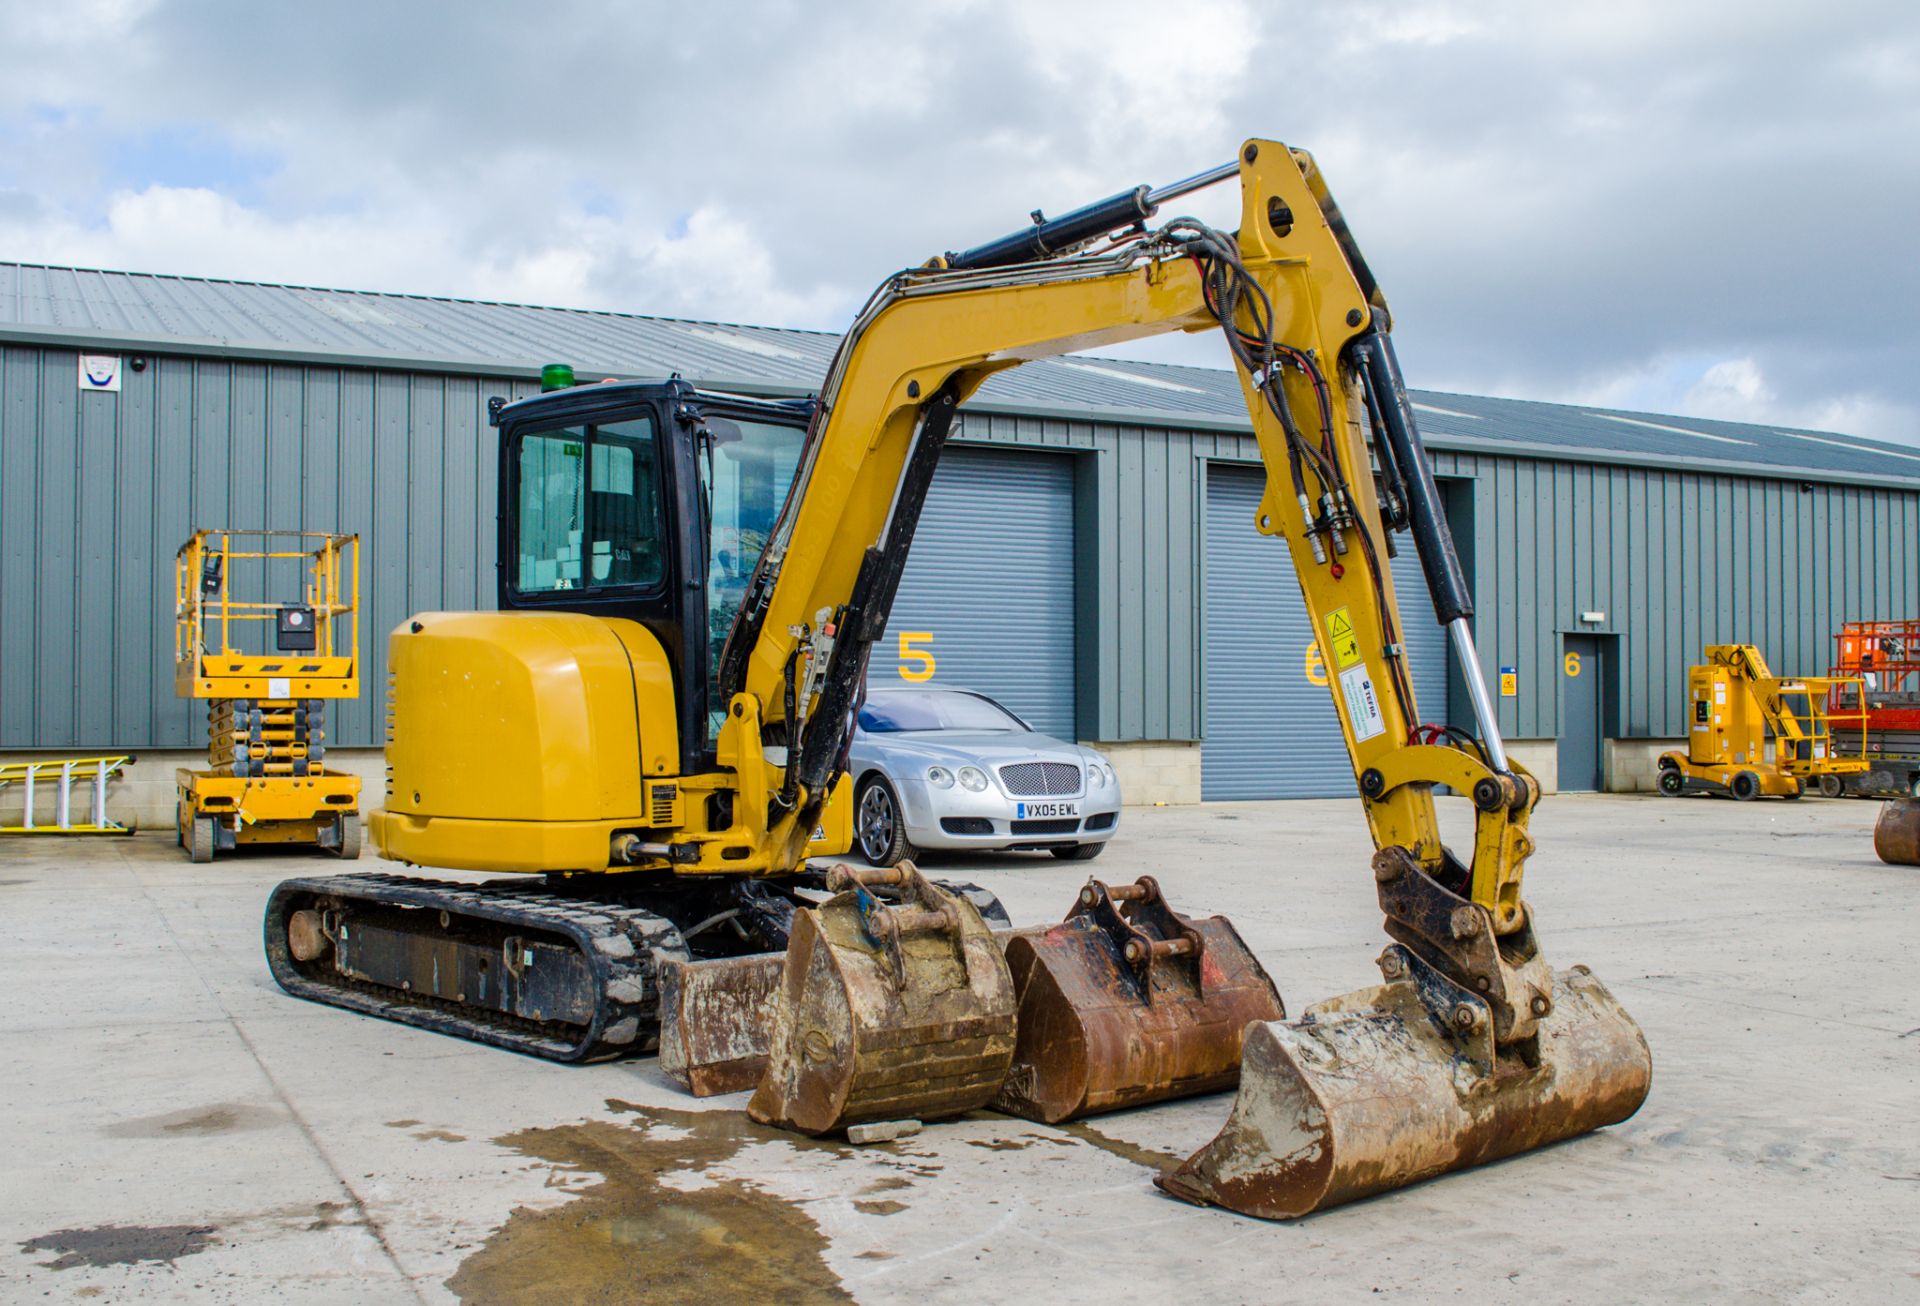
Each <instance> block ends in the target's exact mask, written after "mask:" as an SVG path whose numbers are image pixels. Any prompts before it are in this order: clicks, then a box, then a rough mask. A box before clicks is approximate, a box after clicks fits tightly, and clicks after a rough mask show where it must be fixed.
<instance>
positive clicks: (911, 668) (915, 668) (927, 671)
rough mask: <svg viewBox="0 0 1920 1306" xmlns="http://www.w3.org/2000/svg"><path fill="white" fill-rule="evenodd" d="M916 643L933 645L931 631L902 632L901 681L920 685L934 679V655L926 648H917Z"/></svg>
mask: <svg viewBox="0 0 1920 1306" xmlns="http://www.w3.org/2000/svg"><path fill="white" fill-rule="evenodd" d="M916 643H927V644H931V643H933V632H932V631H930V630H903V631H901V632H900V679H902V680H911V681H914V682H915V683H918V682H920V681H923V680H932V679H933V668H934V661H933V653H932V652H931V651H930V650H928V649H924V648H915V647H914V645H915V644H916Z"/></svg>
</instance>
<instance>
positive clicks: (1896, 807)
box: [1873, 798, 1920, 866]
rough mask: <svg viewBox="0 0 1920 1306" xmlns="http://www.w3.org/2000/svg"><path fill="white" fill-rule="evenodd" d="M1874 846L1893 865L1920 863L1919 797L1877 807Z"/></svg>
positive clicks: (1885, 860)
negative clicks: (1877, 814) (1878, 811)
mask: <svg viewBox="0 0 1920 1306" xmlns="http://www.w3.org/2000/svg"><path fill="white" fill-rule="evenodd" d="M1873 850H1874V851H1875V852H1877V853H1879V854H1880V860H1881V861H1883V862H1886V863H1888V864H1889V865H1893V866H1920V798H1900V799H1896V800H1895V801H1893V802H1891V803H1887V804H1886V805H1885V806H1883V807H1882V808H1881V809H1880V819H1879V820H1877V821H1875V822H1874V825H1873Z"/></svg>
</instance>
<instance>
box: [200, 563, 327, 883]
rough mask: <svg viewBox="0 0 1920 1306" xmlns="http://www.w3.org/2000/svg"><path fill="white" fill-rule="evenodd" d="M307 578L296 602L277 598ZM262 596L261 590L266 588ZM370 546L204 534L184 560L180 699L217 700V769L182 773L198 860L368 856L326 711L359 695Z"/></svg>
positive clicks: (213, 720)
mask: <svg viewBox="0 0 1920 1306" xmlns="http://www.w3.org/2000/svg"><path fill="white" fill-rule="evenodd" d="M296 575H298V577H299V579H298V582H297V583H298V585H299V591H298V596H297V598H295V599H294V600H293V601H291V602H280V601H272V600H268V599H265V598H244V599H240V598H235V597H234V596H233V590H234V586H235V584H236V583H240V584H243V585H245V587H246V588H245V591H244V592H246V593H248V594H259V595H266V594H270V593H272V592H273V590H274V589H275V588H276V587H277V586H280V587H284V586H285V585H287V584H288V583H289V582H291V581H292V580H293V578H294V577H295V576H296ZM256 587H257V588H256ZM359 608H360V537H359V536H357V535H330V534H325V533H323V532H319V531H248V530H204V531H196V532H194V534H193V537H192V538H191V539H189V540H188V541H187V542H186V543H185V544H183V545H181V546H180V551H179V553H178V554H177V555H175V557H174V639H173V683H174V691H175V692H176V693H178V694H179V695H180V697H182V698H201V699H206V700H207V701H208V704H207V769H205V770H201V771H196V770H189V769H186V768H184V767H183V768H182V769H181V770H179V771H178V772H176V774H175V779H176V781H177V783H178V786H179V792H180V797H179V805H178V808H177V812H176V816H175V824H176V837H177V839H178V840H179V843H180V846H181V847H183V848H185V849H187V850H188V853H189V854H190V855H191V856H192V858H193V860H194V861H196V862H205V861H211V860H212V859H213V855H214V853H215V852H230V851H232V850H233V849H235V848H238V847H240V846H241V845H242V844H313V845H316V846H318V847H321V848H325V849H326V850H328V851H329V852H332V853H335V854H336V855H338V856H341V857H348V858H353V857H358V856H359V855H360V777H358V776H356V775H348V774H344V773H342V772H338V771H330V770H328V769H327V765H326V746H325V742H324V741H325V739H326V716H327V704H328V703H329V702H331V701H334V700H338V699H350V698H355V697H358V696H359V693H360V667H359V662H358V655H357V651H358V649H359V647H360V616H359Z"/></svg>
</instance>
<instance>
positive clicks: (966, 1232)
mask: <svg viewBox="0 0 1920 1306" xmlns="http://www.w3.org/2000/svg"><path fill="white" fill-rule="evenodd" d="M1443 805H1444V807H1445V809H1446V810H1445V820H1446V821H1447V822H1448V823H1449V825H1450V827H1459V828H1464V826H1465V824H1466V820H1467V815H1468V814H1467V812H1466V811H1465V808H1464V805H1463V804H1461V803H1459V802H1458V801H1457V800H1447V801H1446V802H1445V803H1444V804H1443ZM1876 811H1877V806H1876V805H1875V804H1872V803H1866V802H1832V803H1829V802H1821V801H1816V800H1809V801H1804V802H1799V803H1788V802H1778V801H1775V802H1765V803H1754V804H1751V805H1736V804H1734V803H1731V802H1725V801H1717V800H1710V799H1688V800H1679V801H1676V800H1671V799H1661V798H1652V797H1583V798H1567V797H1562V798H1556V799H1552V800H1549V802H1548V803H1546V804H1545V805H1543V807H1542V809H1541V811H1540V813H1539V815H1538V816H1537V818H1536V821H1535V827H1536V833H1537V836H1538V840H1539V844H1540V851H1539V853H1538V854H1537V855H1536V856H1535V858H1534V860H1533V862H1532V865H1531V872H1532V873H1531V874H1530V876H1529V878H1528V881H1527V884H1528V889H1529V894H1528V896H1529V898H1530V899H1531V901H1532V902H1533V904H1534V906H1535V910H1536V914H1537V918H1538V921H1539V925H1540V932H1541V935H1542V938H1543V940H1544V942H1545V945H1546V947H1547V949H1548V954H1549V956H1550V958H1551V959H1553V960H1554V961H1556V962H1559V963H1562V964H1570V963H1573V962H1585V963H1587V964H1588V965H1590V966H1591V967H1592V968H1593V970H1594V971H1595V973H1596V974H1598V975H1599V976H1601V977H1602V978H1603V979H1604V980H1605V981H1606V982H1607V983H1608V984H1609V985H1610V986H1611V987H1612V989H1613V991H1614V993H1615V994H1616V995H1617V996H1618V997H1619V998H1620V999H1621V1001H1622V1002H1623V1003H1624V1004H1625V1005H1626V1007H1627V1009H1628V1010H1629V1011H1630V1012H1632V1013H1633V1015H1634V1016H1635V1017H1636V1018H1637V1019H1638V1020H1639V1021H1640V1023H1641V1025H1642V1027H1643V1028H1644V1029H1645V1031H1646V1035H1647V1038H1648V1040H1649V1042H1650V1043H1651V1045H1652V1048H1653V1055H1654V1065H1655V1071H1654V1085H1653V1093H1652V1096H1651V1098H1650V1099H1649V1101H1648V1102H1647V1104H1646V1106H1645V1107H1644V1108H1642V1110H1641V1111H1640V1113H1639V1114H1638V1115H1637V1116H1636V1117H1635V1118H1634V1119H1632V1120H1631V1121H1629V1122H1627V1123H1626V1124H1623V1125H1620V1126H1618V1127H1615V1128H1612V1129H1608V1130H1605V1131H1602V1132H1601V1133H1599V1134H1596V1135H1591V1136H1588V1137H1586V1138H1583V1139H1579V1140H1577V1141H1573V1142H1570V1143H1565V1144H1562V1145H1560V1146H1557V1147H1552V1148H1549V1149H1547V1150H1545V1151H1542V1152H1538V1153H1534V1154H1532V1155H1528V1156H1524V1157H1520V1158H1516V1159H1513V1160H1509V1161H1506V1162H1503V1163H1499V1164H1496V1165H1491V1166H1487V1167H1484V1168H1482V1169H1479V1170H1476V1171H1470V1172H1466V1173H1462V1174H1457V1175H1454V1176H1451V1177H1447V1178H1444V1179H1441V1180H1438V1181H1435V1182H1431V1183H1427V1184H1423V1185H1420V1186H1418V1187H1415V1188H1412V1189H1408V1190H1404V1191H1401V1192H1399V1193H1397V1194H1393V1195H1390V1196H1386V1197H1382V1198H1378V1199H1375V1200H1372V1201H1368V1202H1364V1203H1360V1204H1357V1205H1354V1206H1350V1207H1346V1208H1341V1209H1336V1210H1334V1211H1331V1212H1327V1213H1324V1214H1322V1215H1320V1216H1317V1217H1314V1218H1311V1219H1307V1220H1303V1221H1300V1222H1297V1223H1293V1224H1267V1223H1261V1222H1258V1221H1254V1220H1249V1219H1244V1218H1241V1217H1237V1216H1233V1215H1227V1214H1223V1213H1220V1212H1217V1211H1208V1210H1201V1209H1197V1208H1194V1207H1190V1206H1186V1205H1183V1204H1181V1203H1178V1202H1175V1201H1173V1200H1171V1199H1168V1198H1165V1197H1163V1196H1161V1195H1160V1194H1159V1193H1158V1192H1156V1191H1155V1190H1154V1189H1153V1187H1152V1186H1151V1184H1150V1183H1149V1179H1150V1176H1151V1173H1152V1170H1151V1168H1150V1167H1152V1166H1155V1165H1157V1164H1159V1163H1160V1161H1161V1158H1162V1157H1172V1156H1184V1155H1185V1154H1186V1153H1187V1152H1188V1151H1190V1150H1191V1149H1193V1148H1195V1147H1197V1146H1198V1145H1200V1144H1201V1143H1203V1142H1204V1141H1206V1139H1207V1138H1209V1137H1210V1136H1211V1135H1212V1133H1213V1132H1214V1130H1215V1129H1216V1128H1217V1127H1218V1126H1219V1124H1220V1123H1221V1121H1222V1120H1223V1119H1224V1118H1225V1115H1226V1110H1227V1106H1228V1101H1229V1099H1228V1098H1227V1097H1225V1096H1217V1097H1213V1098H1208V1099H1201V1100H1197V1101H1189V1102H1185V1103H1177V1104H1173V1105H1170V1106H1165V1107H1159V1108H1149V1109H1145V1110H1140V1111H1134V1112H1130V1113H1126V1114H1122V1115H1117V1116H1108V1117H1102V1118H1099V1119H1096V1120H1095V1121H1093V1122H1091V1127H1082V1126H1072V1127H1069V1128H1067V1129H1050V1128H1044V1127H1040V1126H1035V1125H1030V1124H1027V1123H1025V1122H1023V1121H1018V1120H1011V1119H1007V1118H1004V1117H999V1116H993V1115H985V1114H983V1115H980V1116H978V1117H975V1118H970V1119H967V1120H963V1121H959V1122H955V1123H949V1124H944V1125H940V1126H937V1127H934V1128H931V1129H929V1131H928V1132H927V1133H925V1134H922V1135H921V1136H919V1137H918V1138H915V1139H912V1140H910V1141H908V1142H906V1143H903V1144H896V1145H890V1146H885V1147H875V1148H867V1149H855V1148H850V1147H846V1146H844V1145H836V1144H821V1143H807V1142H804V1141H803V1140H797V1139H791V1138H789V1137H787V1136H784V1135H774V1134H772V1133H770V1132H769V1131H765V1130H760V1129H757V1128H754V1127H751V1126H748V1125H746V1124H745V1123H744V1122H743V1117H742V1116H741V1114H740V1108H741V1106H742V1104H743V1101H744V1097H743V1096H735V1097H726V1098H715V1099H708V1100H705V1101H696V1100H694V1099H691V1098H688V1097H685V1096H683V1095H681V1094H680V1093H679V1092H678V1091H676V1090H675V1089H674V1088H673V1087H672V1086H671V1085H670V1084H669V1083H668V1082H667V1081H665V1080H664V1079H663V1078H662V1077H661V1075H660V1074H659V1073H658V1071H657V1069H656V1067H655V1064H654V1063H653V1061H652V1060H650V1059H649V1060H641V1061H635V1062H628V1063H624V1064H612V1065H600V1066H594V1067H589V1068H584V1069H569V1068H563V1067H557V1066H552V1065H547V1064H544V1063H541V1062H537V1061H532V1060H527V1059H524V1058H521V1057H516V1056H513V1055H510V1054H506V1053H501V1052H494V1051H489V1050H485V1049H481V1048H476V1047H469V1046H466V1045H464V1044H461V1043H458V1042H455V1041H452V1040H449V1039H446V1038H442V1037H437V1036H434V1035H430V1034H425V1033H421V1032H418V1031H415V1030H411V1029H406V1028H402V1027H400V1026H396V1025H390V1024H386V1023H383V1022H380V1021H375V1020H369V1019H366V1018H362V1017H357V1016H351V1015H347V1014H344V1013H340V1012H335V1011H331V1010H327V1009H325V1008H321V1007H318V1006H312V1005H309V1004H305V1003H301V1002H297V1001H294V1000H292V999H289V998H287V997H285V996H283V995H282V994H281V993H280V992H279V991H278V990H277V989H276V988H275V987H274V985H273V983H272V981H271V980H270V979H269V978H268V975H267V971H266V968H265V965H264V964H263V962H262V960H261V956H260V942H259V917H260V909H261V904H262V902H263V899H264V897H265V894H266V890H267V888H268V886H269V885H270V884H271V883H272V882H274V881H275V880H277V879H279V878H281V877H282V876H285V875H289V874H294V873H302V872H310V871H313V870H315V869H316V863H315V862H313V861H311V860H307V859H304V858H287V857H261V858H236V859H232V860H223V861H219V862H216V863H214V864H213V865H211V866H192V865H189V864H188V863H186V862H185V861H184V860H182V859H181V858H180V857H179V856H178V854H177V853H176V851H175V849H174V847H173V845H172V841H171V839H170V838H168V837H166V836H164V835H161V836H149V835H142V836H138V837H135V838H131V839H120V840H100V841H93V842H85V841H81V840H70V841H57V840H40V841H34V842H23V841H17V840H15V841H6V842H0V992H3V993H4V994H5V996H6V1004H5V1010H4V1012H3V1013H0V1030H4V1044H3V1046H4V1048H5V1050H6V1055H5V1069H4V1073H0V1156H4V1163H3V1168H0V1175H4V1182H0V1297H4V1298H5V1299H6V1300H10V1301H11V1300H27V1299H32V1300H40V1299H42V1298H44V1297H51V1298H53V1299H57V1300H64V1299H69V1298H74V1299H84V1298H89V1297H99V1298H105V1299H108V1300H128V1299H146V1298H166V1299H173V1298H195V1299H203V1298H204V1299H212V1300H221V1301H244V1302H255V1301H266V1300H273V1301H277V1300H299V1301H346V1300H351V1301H365V1302H386V1301H413V1300H418V1301H447V1300H454V1299H466V1300H474V1301H536V1300H537V1301H555V1302H559V1301H595V1302H618V1301H682V1300H688V1299H692V1298H696V1297H704V1298H706V1299H708V1300H711V1301H731V1300H757V1299H771V1300H782V1301H814V1300H819V1301H828V1300H842V1299H845V1298H847V1297H851V1298H853V1299H857V1300H859V1301H865V1302H892V1301H913V1302H918V1303H926V1302H974V1301H981V1300H1027V1301H1045V1302H1054V1301H1113V1300H1130V1299H1142V1298H1145V1297H1148V1296H1151V1297H1152V1298H1154V1299H1162V1298H1172V1299H1179V1300H1203V1301H1218V1302H1236V1301H1288V1300H1302V1301H1323V1300H1351V1299H1356V1298H1357V1299H1364V1300H1377V1299H1379V1298H1384V1297H1398V1298H1400V1299H1402V1300H1427V1299H1437V1298H1453V1297H1463V1296H1470V1297H1472V1298H1473V1299H1476V1300H1485V1301H1495V1302H1498V1301H1521V1300H1524V1301H1529V1302H1541V1301H1548V1302H1551V1301H1582V1302H1586V1301H1646V1300H1655V1299H1664V1300H1679V1301H1698V1300H1704V1299H1709V1298H1711V1299H1715V1300H1734V1301H1766V1302H1771V1301H1848V1302H1861V1301H1893V1300H1901V1301H1914V1300H1916V1299H1920V1238H1917V1236H1916V1233H1915V1230H1916V1229H1920V1123H1916V1114H1917V1111H1916V1108H1920V983H1916V982H1915V981H1914V978H1913V971H1912V969H1911V967H1910V966H1909V965H1908V963H1909V961H1910V960H1911V958H1912V955H1913V952H1914V949H1915V946H1916V943H1917V942H1920V930H1916V925H1917V924H1920V871H1916V870H1912V869H1899V868H1895V867H1890V866H1885V865H1882V864H1881V863H1880V862H1879V861H1877V860H1876V859H1875V858H1874V856H1873V851H1872V846H1871V838H1870V830H1871V826H1872V821H1873V819H1874V816H1875V814H1876ZM1368 851H1369V849H1368V847H1367V844H1366V837H1365V834H1364V831H1363V828H1362V824H1361V820H1360V814H1359V812H1358V810H1357V808H1356V806H1355V804H1354V803H1352V802H1312V803H1272V804H1251V803H1249V804H1216V805H1208V806H1203V807H1190V808H1167V809H1147V810H1133V811H1129V812H1128V813H1127V816H1126V818H1125V827H1124V829H1123V832H1122V834H1121V836H1120V838H1119V839H1118V840H1116V842H1115V843H1114V845H1113V846H1112V847H1111V849H1110V850H1109V852H1108V854H1107V855H1106V857H1105V858H1103V859H1102V860H1101V861H1100V862H1099V863H1098V864H1097V866H1096V867H1094V868H1093V869H1097V870H1098V871H1099V872H1100V873H1101V874H1102V876H1103V877H1104V878H1108V879H1111V880H1121V879H1130V878H1131V877H1132V876H1134V875H1136V874H1138V873H1141V872H1151V873H1152V874H1154V875H1156V876H1158V877H1159V878H1160V880H1161V883H1162V885H1163V886H1164V887H1165V888H1166V890H1167V892H1168V894H1169V896H1170V897H1171V898H1172V900H1173V901H1174V902H1175V903H1176V905H1178V906H1180V907H1181V908H1183V909H1184V910H1186V911H1188V912H1190V913H1203V912H1225V913H1228V914H1229V915H1231V917H1232V918H1233V920H1234V921H1235V923H1236V924H1237V925H1238V926H1239V928H1240V930H1241V932H1242V933H1243V935H1244V936H1245V937H1246V939H1247V940H1248V942H1249V943H1250V944H1251V945H1252V946H1253V948H1254V949H1255V950H1256V951H1257V952H1258V953H1259V955H1260V956H1261V958H1262V959H1263V960H1264V961H1265V963H1266V964H1267V966H1268V967H1269V969H1270V970H1271V971H1272V972H1273V974H1274V977H1275V978H1276V980H1277V981H1278V982H1279V985H1280V988H1281V991H1282V993H1283V994H1284V995H1285V996H1286V999H1287V1002H1288V1004H1289V1007H1290V1008H1292V1009H1295V1010H1297V1009H1298V1008H1300V1007H1302V1006H1304V1005H1306V1004H1307V1003H1308V1002H1310V1001H1313V1000H1316V999H1319V998H1321V997H1325V996H1328V995H1331V994H1333V993H1336V992H1341V991H1344V990H1346V989H1349V988H1353V987H1357V986H1360V985H1363V984H1366V983H1370V982H1372V981H1373V980H1374V979H1375V973H1374V972H1373V969H1372V966H1371V959H1372V958H1373V956H1374V955H1375V954H1376V953H1378V951H1379V949H1380V946H1381V942H1382V939H1381V935H1380V933H1379V928H1378V917H1377V914H1376V912H1375V909H1374V906H1373V883H1372V877H1371V875H1370V874H1369V872H1368V869H1367V855H1368ZM375 865H376V863H374V862H373V861H372V859H368V860H367V861H365V862H363V863H362V867H363V868H365V869H372V868H374V866H375ZM328 866H329V864H327V863H319V864H317V868H318V869H327V868H328ZM939 869H940V870H941V871H942V872H944V873H948V874H955V873H964V875H965V876H967V877H968V878H972V879H975V880H978V881H980V882H982V883H984V884H986V885H987V886H989V887H990V888H992V889H994V890H995V891H997V892H999V893H1000V894H1001V895H1002V896H1003V897H1004V899H1005V900H1006V902H1007V904H1008V906H1009V907H1010V908H1011V910H1012V912H1013V915H1014V918H1015V920H1016V922H1021V923H1027V922H1037V921H1041V920H1047V919H1052V918H1056V917H1058V916H1059V915H1060V914H1062V913H1063V912H1064V911H1065V909H1066V907H1067V905H1068V903H1069V901H1070V899H1071V896H1072V893H1073V890H1074V888H1075V887H1076V885H1077V883H1078V881H1079V879H1080V877H1081V876H1082V874H1083V873H1084V871H1085V870H1086V869H1088V868H1086V867H1082V866H1076V865H1073V864H1067V863H1059V862H1055V861H1052V860H1050V859H1045V858H1040V859H1034V858H1014V859H1003V860H995V859H990V858H984V857H980V858H969V859H966V860H965V861H963V862H960V863H958V864H955V863H942V864H940V865H939Z"/></svg>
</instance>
